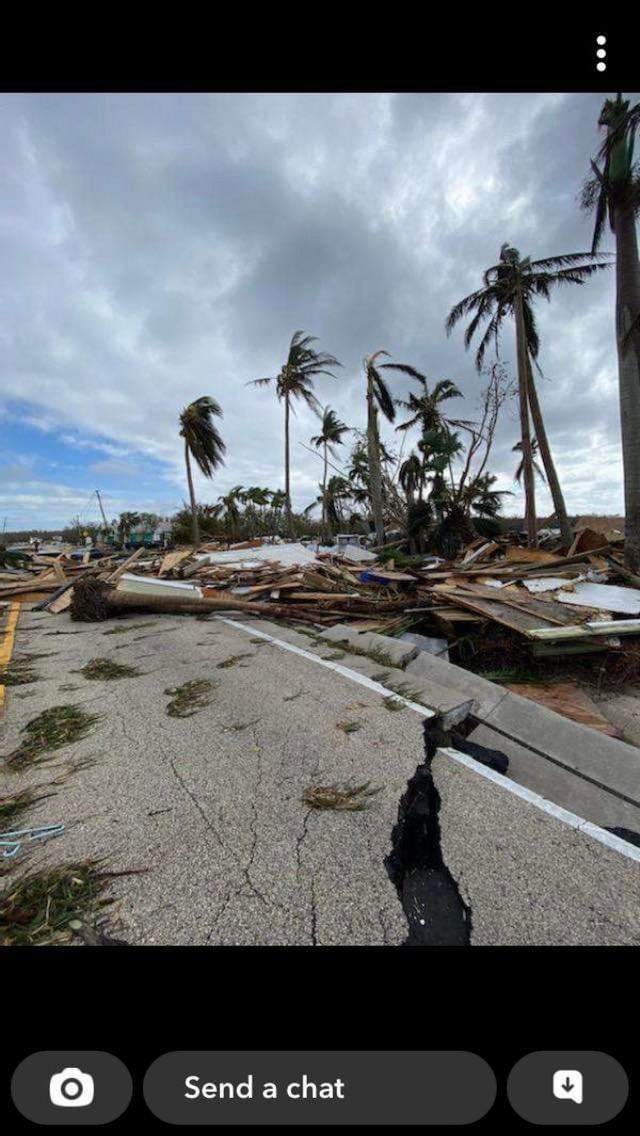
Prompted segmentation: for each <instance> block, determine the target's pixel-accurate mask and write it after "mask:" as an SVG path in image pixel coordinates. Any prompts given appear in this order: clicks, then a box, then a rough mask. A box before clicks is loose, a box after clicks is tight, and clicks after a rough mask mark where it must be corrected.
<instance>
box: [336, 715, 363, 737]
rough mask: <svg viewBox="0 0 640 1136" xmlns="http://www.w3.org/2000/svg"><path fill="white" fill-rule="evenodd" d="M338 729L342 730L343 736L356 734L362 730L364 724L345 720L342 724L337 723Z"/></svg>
mask: <svg viewBox="0 0 640 1136" xmlns="http://www.w3.org/2000/svg"><path fill="white" fill-rule="evenodd" d="M336 728H337V729H338V730H342V732H343V734H355V733H356V732H357V730H361V729H362V722H352V721H350V720H349V719H348V718H345V719H343V720H342V721H341V722H336Z"/></svg>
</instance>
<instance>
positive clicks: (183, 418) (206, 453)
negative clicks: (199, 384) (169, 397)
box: [180, 395, 226, 548]
mask: <svg viewBox="0 0 640 1136" xmlns="http://www.w3.org/2000/svg"><path fill="white" fill-rule="evenodd" d="M214 417H215V418H222V411H221V409H220V407H219V405H218V403H217V402H216V401H215V399H213V398H209V397H208V395H205V396H204V397H203V398H197V399H196V400H195V402H190V403H189V405H188V406H186V407H185V409H184V410H183V411H182V414H181V415H180V437H181V438H184V460H185V465H186V467H187V482H188V484H189V498H190V500H191V516H192V518H193V547H194V548H197V547H198V545H199V543H200V530H199V526H198V509H197V505H196V495H195V492H194V488H193V477H192V474H191V458H192V457H193V459H194V461H195V462H196V465H197V466H198V468H199V469H200V471H201V472H202V473H203V474H204V476H205V477H211V476H212V474H213V471H214V469H218V467H219V466H221V465H224V457H223V455H224V453H225V451H226V446H225V444H224V442H223V441H222V438H221V436H220V433H219V431H218V429H217V427H216V425H215V423H214V421H213V419H214Z"/></svg>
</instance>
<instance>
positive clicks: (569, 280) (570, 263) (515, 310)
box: [446, 244, 609, 546]
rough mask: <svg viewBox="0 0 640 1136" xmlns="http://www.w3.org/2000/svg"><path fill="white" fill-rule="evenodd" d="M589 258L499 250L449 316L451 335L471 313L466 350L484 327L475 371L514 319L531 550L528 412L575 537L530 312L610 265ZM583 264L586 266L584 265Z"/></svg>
mask: <svg viewBox="0 0 640 1136" xmlns="http://www.w3.org/2000/svg"><path fill="white" fill-rule="evenodd" d="M593 255H594V254H593V253H588V252H584V253H582V252H581V253H568V254H564V255H562V256H551V257H547V258H546V259H544V260H531V259H530V257H525V258H524V259H521V257H520V253H519V252H518V250H517V249H515V248H512V247H511V246H510V245H509V244H504V245H503V246H502V248H501V250H500V260H499V262H498V264H495V265H492V267H491V268H489V269H487V271H486V272H485V273H484V287H483V288H480V289H479V290H478V291H477V292H472V293H471V295H469V296H466V297H465V298H464V300H461V301H460V303H458V304H456V305H455V307H453V308H452V309H451V311H450V313H449V316H448V319H447V323H446V327H447V333H450V332H451V331H452V329H453V328H454V327H455V325H456V324H457V323H458V321H459V320H461V319H462V317H463V316H466V315H469V314H471V313H472V312H473V313H474V315H473V318H472V320H471V322H470V323H469V325H468V327H467V329H466V331H465V334H464V342H465V347H469V344H470V343H471V340H472V339H473V336H474V335H475V333H476V331H477V329H478V327H479V326H480V324H481V323H482V321H483V320H487V321H488V324H487V327H486V328H485V331H484V334H483V336H482V339H481V340H480V345H479V347H478V350H477V352H476V367H477V369H478V370H480V369H481V367H482V361H483V359H484V355H485V352H486V350H487V347H488V346H489V343H490V342H491V340H493V341H494V343H495V347H496V353H498V349H499V336H500V332H501V330H502V325H503V321H504V319H505V317H506V316H508V315H509V316H513V317H514V320H515V325H516V349H517V369H518V399H519V404H520V435H521V444H522V460H523V463H524V490H525V501H526V521H527V538H528V544H529V545H530V546H535V545H536V544H537V528H536V515H535V490H534V482H533V462H532V454H531V434H530V428H529V407H530V408H531V415H532V418H533V425H534V430H535V435H536V438H537V439H538V443H539V446H540V453H541V456H542V461H543V463H544V468H545V471H546V475H547V479H548V482H549V489H550V490H551V496H552V497H553V504H554V508H555V511H556V514H557V517H558V521H559V524H560V531H561V534H562V541H563V543H564V544H565V545H567V546H568V545H569V544H570V543H571V541H572V540H573V532H572V529H571V525H570V523H569V518H568V516H567V510H566V507H565V503H564V497H563V495H562V490H561V488H560V482H559V481H558V475H557V473H556V469H555V466H554V464H553V458H552V457H551V449H550V447H549V441H548V438H547V432H546V429H545V425H544V421H543V418H542V410H541V408H540V403H539V401H538V394H537V391H536V387H535V383H534V381H533V374H532V370H531V362H530V360H531V359H534V360H535V359H537V356H538V351H539V349H540V341H539V338H538V329H537V326H536V321H535V316H534V312H533V300H534V299H535V297H536V296H544V297H545V299H547V300H548V299H549V298H550V292H551V289H552V288H554V287H555V286H556V285H560V284H584V282H585V280H587V279H588V278H589V277H590V276H593V275H594V273H596V272H598V271H600V270H601V269H603V268H608V267H609V265H608V264H606V263H603V262H598V263H593ZM585 261H586V262H587V263H584V262H585Z"/></svg>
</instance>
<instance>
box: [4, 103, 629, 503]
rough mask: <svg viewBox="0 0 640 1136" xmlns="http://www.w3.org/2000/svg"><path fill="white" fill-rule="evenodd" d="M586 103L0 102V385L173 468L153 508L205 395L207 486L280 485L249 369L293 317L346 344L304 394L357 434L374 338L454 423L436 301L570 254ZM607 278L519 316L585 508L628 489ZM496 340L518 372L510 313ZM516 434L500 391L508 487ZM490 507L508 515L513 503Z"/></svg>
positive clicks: (265, 364)
mask: <svg viewBox="0 0 640 1136" xmlns="http://www.w3.org/2000/svg"><path fill="white" fill-rule="evenodd" d="M600 105H601V97H600V96H599V95H553V94H550V95H541V94H531V95H497V94H492V95H466V94H465V95H418V94H414V95H395V96H394V95H384V94H382V95H331V94H327V95H87V96H84V95H71V96H66V95H53V96H44V95H38V96H5V97H4V99H3V100H2V102H1V104H0V128H1V131H2V142H1V144H2V149H3V158H4V161H3V168H4V169H5V170H6V171H7V177H6V178H5V180H4V182H3V184H2V187H0V216H1V218H2V230H1V232H2V242H3V245H2V247H3V254H4V255H3V263H4V265H5V271H6V276H5V280H4V284H3V287H2V325H1V328H0V332H1V334H0V342H1V350H2V359H3V371H2V373H3V379H2V393H3V394H4V395H5V396H6V397H7V398H8V399H18V398H20V399H22V400H28V402H29V403H30V404H31V406H32V407H33V415H34V416H35V417H37V416H41V417H43V418H44V420H45V421H46V422H47V424H50V423H51V422H53V423H54V424H55V423H59V424H60V425H61V426H63V427H65V428H69V427H72V428H73V429H74V430H76V431H81V432H85V433H86V434H88V435H89V434H91V433H99V434H100V436H101V437H103V438H109V439H112V440H113V442H114V444H119V445H122V446H123V447H124V448H125V451H126V452H127V453H128V454H130V455H131V458H130V459H129V458H127V460H132V461H133V460H134V459H135V453H136V451H138V452H139V453H140V454H141V455H147V456H150V457H153V458H159V459H161V460H162V461H164V462H166V463H167V464H166V469H167V479H166V500H167V501H171V502H173V501H174V499H175V497H176V495H177V496H178V497H180V495H181V493H182V469H181V450H180V445H179V439H178V437H177V429H176V419H177V415H178V413H179V411H180V409H181V407H182V406H183V405H184V404H185V403H186V402H187V401H189V400H190V399H192V398H194V397H197V396H198V395H200V394H203V393H205V392H207V393H211V394H213V395H214V396H215V397H216V398H217V399H218V400H219V401H220V403H221V404H222V406H223V408H224V412H225V417H224V423H223V430H224V436H225V439H226V441H227V448H228V460H227V464H226V466H225V468H224V469H223V470H221V471H220V473H219V474H218V475H216V479H215V481H214V483H212V484H207V483H203V484H201V486H200V491H201V493H202V496H203V497H204V498H205V499H208V498H215V497H216V496H217V495H218V493H220V492H223V491H224V490H225V489H226V488H228V487H230V486H231V485H234V484H238V483H240V482H243V483H245V484H247V483H251V484H257V483H265V484H267V483H268V484H271V485H274V486H275V485H279V484H281V477H282V472H281V467H282V449H283V446H282V414H281V407H280V406H279V405H278V404H277V402H276V400H275V398H274V396H273V393H272V392H271V391H269V390H256V389H255V388H249V387H247V386H246V385H245V384H246V382H247V380H249V379H252V378H255V377H259V376H262V375H265V374H275V373H276V372H277V369H278V367H279V365H280V363H281V361H282V357H283V355H284V353H285V351H286V346H287V343H288V341H289V338H290V336H291V334H292V332H293V331H294V330H295V329H296V328H304V329H305V330H306V331H308V332H309V333H311V334H313V335H316V336H318V340H319V346H320V347H321V348H322V349H324V350H327V351H331V352H333V353H334V354H335V355H337V356H338V358H339V359H340V360H341V362H342V364H343V367H342V368H341V369H340V370H338V371H337V372H336V375H337V378H336V379H334V380H332V379H323V380H321V382H320V383H319V384H318V388H317V393H318V396H319V398H320V399H321V401H322V402H327V401H330V402H331V404H332V405H333V406H335V408H336V409H337V411H338V413H339V414H340V416H341V417H342V418H343V419H344V420H346V421H347V422H348V423H349V424H350V425H354V426H358V427H361V426H363V425H364V405H363V398H362V385H363V384H362V375H361V361H362V357H363V355H364V354H365V353H369V352H371V351H374V350H376V349H377V348H380V347H384V348H386V349H387V350H388V351H390V352H391V353H392V355H393V357H394V358H396V359H402V360H404V361H407V362H411V363H413V364H414V365H415V366H417V367H419V368H420V369H421V370H424V371H425V372H426V373H427V374H428V375H429V376H430V377H431V378H433V379H437V378H440V377H442V376H446V377H449V378H452V379H454V381H455V382H456V383H458V385H459V386H460V387H461V389H462V390H463V391H464V393H465V396H466V398H465V406H464V411H465V414H464V416H469V414H470V413H471V412H472V411H473V409H474V406H475V403H476V401H477V398H478V394H479V391H480V389H481V385H482V382H481V380H480V379H479V377H478V376H477V374H476V372H475V368H474V364H473V355H472V353H466V352H465V350H464V345H463V341H462V329H461V328H460V329H456V331H454V333H453V335H452V336H451V337H450V338H447V337H446V335H445V333H444V320H445V318H446V315H447V312H448V310H449V308H450V307H451V306H452V304H453V303H455V302H456V301H457V300H459V299H460V298H461V297H462V296H463V295H465V294H466V293H468V292H469V291H471V290H473V289H475V288H476V287H478V286H479V285H480V283H481V275H482V272H483V271H484V270H485V269H486V268H487V267H488V265H489V264H491V263H494V262H495V260H496V258H497V256H498V253H499V249H500V246H501V244H502V243H503V242H504V241H509V242H510V243H512V244H515V245H516V246H517V247H518V248H519V249H520V250H521V252H522V253H523V254H531V255H532V256H533V257H534V258H539V257H543V256H548V255H550V254H553V253H557V252H565V251H575V250H580V249H584V248H587V247H588V245H589V240H590V222H589V219H588V218H586V217H585V216H584V215H583V214H581V213H580V211H579V209H578V208H577V204H576V198H577V195H578V193H579V189H580V185H581V182H582V179H583V177H584V176H585V175H586V173H587V172H588V159H589V157H590V155H591V154H593V152H594V151H595V148H596V146H597V131H596V122H597V117H598V113H599V109H600ZM608 277H609V278H606V277H603V278H602V279H598V280H596V281H594V282H592V283H589V284H587V285H585V286H584V288H567V289H566V290H564V291H562V292H559V293H558V294H557V295H556V296H555V297H554V299H553V302H552V304H551V305H546V304H541V305H540V306H539V308H538V318H539V324H540V332H541V338H542V351H541V355H540V363H541V366H542V368H543V371H544V375H545V376H546V378H545V379H540V380H539V386H540V392H541V398H542V402H543V406H544V410H545V414H546V418H547V422H548V429H549V434H550V437H551V442H552V446H553V449H554V453H555V454H556V457H557V463H558V467H559V471H560V474H561V477H562V479H563V481H564V482H565V484H566V486H567V498H568V505H569V508H570V509H571V510H575V511H583V510H589V511H591V509H592V507H593V506H592V502H593V501H594V495H597V496H598V497H599V498H601V507H602V508H603V509H607V510H612V511H614V510H616V511H617V510H618V509H619V508H620V505H621V474H620V455H619V421H618V408H617V396H616V361H615V346H614V339H613V327H612V319H613V317H612V305H613V275H612V274H608ZM502 353H503V357H504V359H505V361H506V362H507V363H508V364H510V365H511V366H512V363H513V357H514V351H513V332H512V328H511V327H509V326H507V327H506V328H505V334H504V337H503V343H502ZM512 370H513V368H512ZM392 381H393V383H394V389H395V390H396V391H397V393H398V394H402V393H405V392H406V390H407V388H408V383H407V381H406V380H404V379H403V380H398V379H394V380H392ZM467 403H468V405H467ZM316 426H317V422H316V420H315V419H314V418H313V415H312V414H311V413H310V412H309V411H308V410H307V409H306V408H300V409H299V412H298V415H297V417H296V421H295V427H294V428H295V444H294V446H293V455H294V463H295V469H294V478H293V484H294V486H295V497H296V504H297V505H298V506H304V505H306V504H307V503H308V502H309V501H310V500H311V499H312V498H313V497H314V496H315V494H316V492H317V490H316V485H317V481H318V477H319V462H317V460H316V459H315V458H314V457H313V456H311V455H310V454H308V453H307V452H306V451H305V450H303V449H302V447H301V446H300V445H299V444H298V443H299V441H305V442H306V441H307V440H308V438H309V436H310V434H312V433H315V432H316ZM386 433H387V436H388V438H389V440H392V441H393V444H394V446H395V447H396V448H398V443H399V441H400V438H399V436H398V435H393V433H392V431H391V430H390V429H387V430H386ZM517 437H518V426H517V415H516V412H515V406H511V407H508V408H506V410H505V413H504V415H503V418H502V421H501V424H500V428H499V431H498V435H497V438H496V445H495V450H494V454H493V457H492V462H491V467H492V469H493V470H494V472H495V473H496V474H498V476H499V485H500V487H501V488H504V489H507V488H509V489H515V488H516V487H515V486H514V484H513V470H514V467H515V465H516V461H515V455H513V454H512V453H511V447H512V445H513V443H514V442H515V441H516V440H517ZM405 451H406V446H405ZM96 472H97V471H96ZM107 472H108V470H107V469H106V468H105V469H104V475H105V476H106V474H107ZM92 476H94V474H92ZM596 483H597V486H598V488H597V490H596V488H595V486H596ZM162 493H164V488H163V487H162V485H160V486H159V487H158V494H159V496H160V497H161V496H162ZM540 496H541V509H544V508H546V507H547V506H548V503H549V502H548V496H547V494H546V492H545V490H544V487H541V492H540ZM508 501H509V504H508V505H507V508H508V509H511V508H513V509H515V508H516V507H517V506H518V504H519V496H518V494H517V493H516V495H515V496H514V497H513V498H512V499H508Z"/></svg>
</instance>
